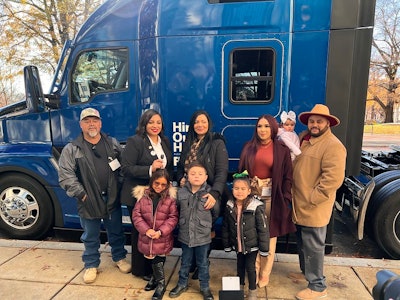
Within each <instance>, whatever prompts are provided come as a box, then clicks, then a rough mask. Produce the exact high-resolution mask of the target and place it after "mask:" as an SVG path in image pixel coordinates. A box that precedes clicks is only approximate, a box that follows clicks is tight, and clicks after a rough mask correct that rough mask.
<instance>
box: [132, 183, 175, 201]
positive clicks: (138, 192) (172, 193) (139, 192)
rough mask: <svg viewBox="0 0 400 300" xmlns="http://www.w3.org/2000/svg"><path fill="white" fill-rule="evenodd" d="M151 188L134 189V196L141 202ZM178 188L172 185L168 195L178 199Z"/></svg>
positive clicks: (139, 186) (138, 187) (140, 187)
mask: <svg viewBox="0 0 400 300" xmlns="http://www.w3.org/2000/svg"><path fill="white" fill-rule="evenodd" d="M148 190H149V186H148V185H137V186H135V187H134V188H133V189H132V196H133V197H135V198H136V199H137V201H139V200H140V199H141V198H142V197H143V196H144V195H145V194H148ZM176 193H177V188H176V187H174V186H172V185H170V187H169V189H168V195H169V196H170V197H171V198H174V199H176Z"/></svg>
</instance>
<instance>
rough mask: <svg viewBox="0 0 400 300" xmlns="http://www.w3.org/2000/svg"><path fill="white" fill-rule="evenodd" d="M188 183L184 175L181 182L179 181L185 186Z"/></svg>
mask: <svg viewBox="0 0 400 300" xmlns="http://www.w3.org/2000/svg"><path fill="white" fill-rule="evenodd" d="M185 183H186V178H185V177H182V179H181V182H180V183H179V184H180V186H181V187H183V186H184V185H185Z"/></svg>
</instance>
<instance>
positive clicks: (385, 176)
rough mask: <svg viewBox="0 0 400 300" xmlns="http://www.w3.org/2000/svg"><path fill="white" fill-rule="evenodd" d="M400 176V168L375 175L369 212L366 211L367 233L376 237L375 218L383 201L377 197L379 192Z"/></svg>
mask: <svg viewBox="0 0 400 300" xmlns="http://www.w3.org/2000/svg"><path fill="white" fill-rule="evenodd" d="M399 178H400V170H392V171H388V172H384V173H381V174H379V175H377V176H376V177H374V180H375V188H374V191H373V192H372V195H371V199H370V200H369V204H368V208H367V213H366V218H365V220H366V224H365V233H366V234H367V235H368V236H369V237H371V238H374V229H373V227H374V225H373V219H374V215H375V213H376V211H377V210H378V209H379V205H380V204H381V203H382V202H381V201H380V200H381V198H379V197H376V195H377V193H379V191H380V190H381V189H382V188H383V187H384V186H385V185H386V184H388V183H389V182H392V181H393V180H396V179H399Z"/></svg>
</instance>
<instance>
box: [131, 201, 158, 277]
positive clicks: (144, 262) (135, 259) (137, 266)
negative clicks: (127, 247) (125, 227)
mask: <svg viewBox="0 0 400 300" xmlns="http://www.w3.org/2000/svg"><path fill="white" fill-rule="evenodd" d="M127 208H128V211H129V214H130V216H131V218H132V210H133V207H132V206H127ZM131 222H132V235H131V244H132V258H131V263H132V274H133V275H135V276H141V277H142V276H149V275H151V274H152V273H153V270H152V267H151V260H150V259H147V258H146V257H144V255H143V254H142V253H140V252H139V250H138V239H139V232H138V231H137V230H136V228H135V226H133V221H132V219H131Z"/></svg>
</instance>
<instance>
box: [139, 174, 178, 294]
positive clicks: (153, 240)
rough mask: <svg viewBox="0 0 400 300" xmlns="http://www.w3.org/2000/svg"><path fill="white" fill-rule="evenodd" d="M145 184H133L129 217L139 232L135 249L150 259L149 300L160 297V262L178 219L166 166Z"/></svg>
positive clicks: (162, 285)
mask: <svg viewBox="0 0 400 300" xmlns="http://www.w3.org/2000/svg"><path fill="white" fill-rule="evenodd" d="M149 184H150V186H149V187H147V186H136V187H135V188H134V189H133V191H132V192H133V196H134V197H135V198H136V199H138V201H137V202H136V204H135V207H134V209H133V212H132V220H133V221H134V226H135V227H136V229H137V230H138V232H139V239H138V250H139V251H140V252H141V253H143V255H144V256H145V257H146V258H147V259H151V260H152V269H153V275H152V277H151V279H150V281H149V282H148V283H147V285H146V287H145V290H146V291H150V290H155V292H154V295H153V297H152V300H161V299H162V297H163V295H164V292H165V276H164V263H165V259H166V255H167V254H169V252H171V250H172V248H173V245H174V237H173V234H172V233H173V230H174V228H175V226H176V224H177V222H178V209H177V207H176V201H175V197H176V189H175V188H174V187H172V186H170V185H171V184H170V178H169V174H168V171H167V170H166V169H158V170H157V171H155V172H154V173H153V175H152V176H151V178H150V182H149Z"/></svg>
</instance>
